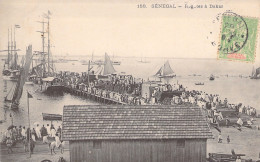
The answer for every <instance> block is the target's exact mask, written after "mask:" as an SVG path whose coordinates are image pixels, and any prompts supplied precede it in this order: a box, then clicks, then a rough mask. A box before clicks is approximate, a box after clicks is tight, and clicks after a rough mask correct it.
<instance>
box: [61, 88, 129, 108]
mask: <svg viewBox="0 0 260 162" xmlns="http://www.w3.org/2000/svg"><path fill="white" fill-rule="evenodd" d="M64 90H65V92H67V93H70V94H72V95H76V96H81V97H84V98H88V99H91V100H93V101H96V102H99V103H103V104H117V105H128V103H126V102H121V101H118V100H115V99H113V98H107V97H103V96H99V95H96V94H93V93H89V92H86V91H83V90H79V89H73V88H71V87H67V86H64Z"/></svg>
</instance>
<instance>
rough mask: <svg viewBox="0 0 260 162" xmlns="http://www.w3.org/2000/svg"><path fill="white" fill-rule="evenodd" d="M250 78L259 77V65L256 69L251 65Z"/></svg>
mask: <svg viewBox="0 0 260 162" xmlns="http://www.w3.org/2000/svg"><path fill="white" fill-rule="evenodd" d="M250 79H260V67H259V68H257V69H254V67H253V70H252V75H251V77H250Z"/></svg>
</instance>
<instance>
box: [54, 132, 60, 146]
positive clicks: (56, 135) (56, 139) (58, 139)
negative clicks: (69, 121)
mask: <svg viewBox="0 0 260 162" xmlns="http://www.w3.org/2000/svg"><path fill="white" fill-rule="evenodd" d="M55 142H56V147H57V148H59V147H60V144H61V141H60V137H59V136H58V134H55Z"/></svg>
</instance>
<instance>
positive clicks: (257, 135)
mask: <svg viewBox="0 0 260 162" xmlns="http://www.w3.org/2000/svg"><path fill="white" fill-rule="evenodd" d="M257 125H260V121H259V119H257V120H256V121H254V125H253V128H252V129H250V128H246V127H242V131H239V130H238V129H237V128H234V127H229V128H227V127H221V132H222V133H221V135H222V139H223V142H222V143H218V131H217V130H216V129H215V128H213V127H211V131H212V133H213V135H214V139H209V140H208V142H207V154H208V153H223V154H231V150H232V149H234V151H235V153H237V154H245V156H243V157H242V159H252V160H253V161H256V160H260V158H259V155H260V147H259V146H260V140H259V139H260V130H258V129H257ZM228 135H229V137H230V143H229V144H228V143H227V136H228ZM0 152H1V155H0V159H1V161H2V162H7V161H19V162H20V161H21V162H27V161H32V162H40V161H41V160H45V159H49V160H51V161H53V162H56V161H58V159H59V157H63V158H64V159H65V160H66V161H69V159H70V155H69V145H68V142H67V143H66V145H65V150H64V153H63V154H61V153H60V150H56V154H53V155H51V153H50V150H49V149H48V145H47V144H42V143H41V141H37V142H36V147H35V150H34V153H33V154H32V155H31V158H29V153H28V152H27V153H25V152H24V150H23V145H22V144H21V143H18V144H17V145H16V146H15V147H14V148H13V153H12V154H8V152H7V148H6V146H5V145H1V150H0Z"/></svg>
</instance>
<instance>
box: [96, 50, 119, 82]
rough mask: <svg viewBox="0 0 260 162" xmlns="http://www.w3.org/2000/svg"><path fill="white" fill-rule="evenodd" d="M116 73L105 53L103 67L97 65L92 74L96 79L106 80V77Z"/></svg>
mask: <svg viewBox="0 0 260 162" xmlns="http://www.w3.org/2000/svg"><path fill="white" fill-rule="evenodd" d="M115 72H116V70H115V68H114V66H113V64H112V61H111V60H110V58H109V56H108V54H107V53H105V61H104V65H99V66H98V68H97V69H96V70H94V74H95V75H96V76H97V77H98V78H107V77H108V75H111V74H114V73H115Z"/></svg>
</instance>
